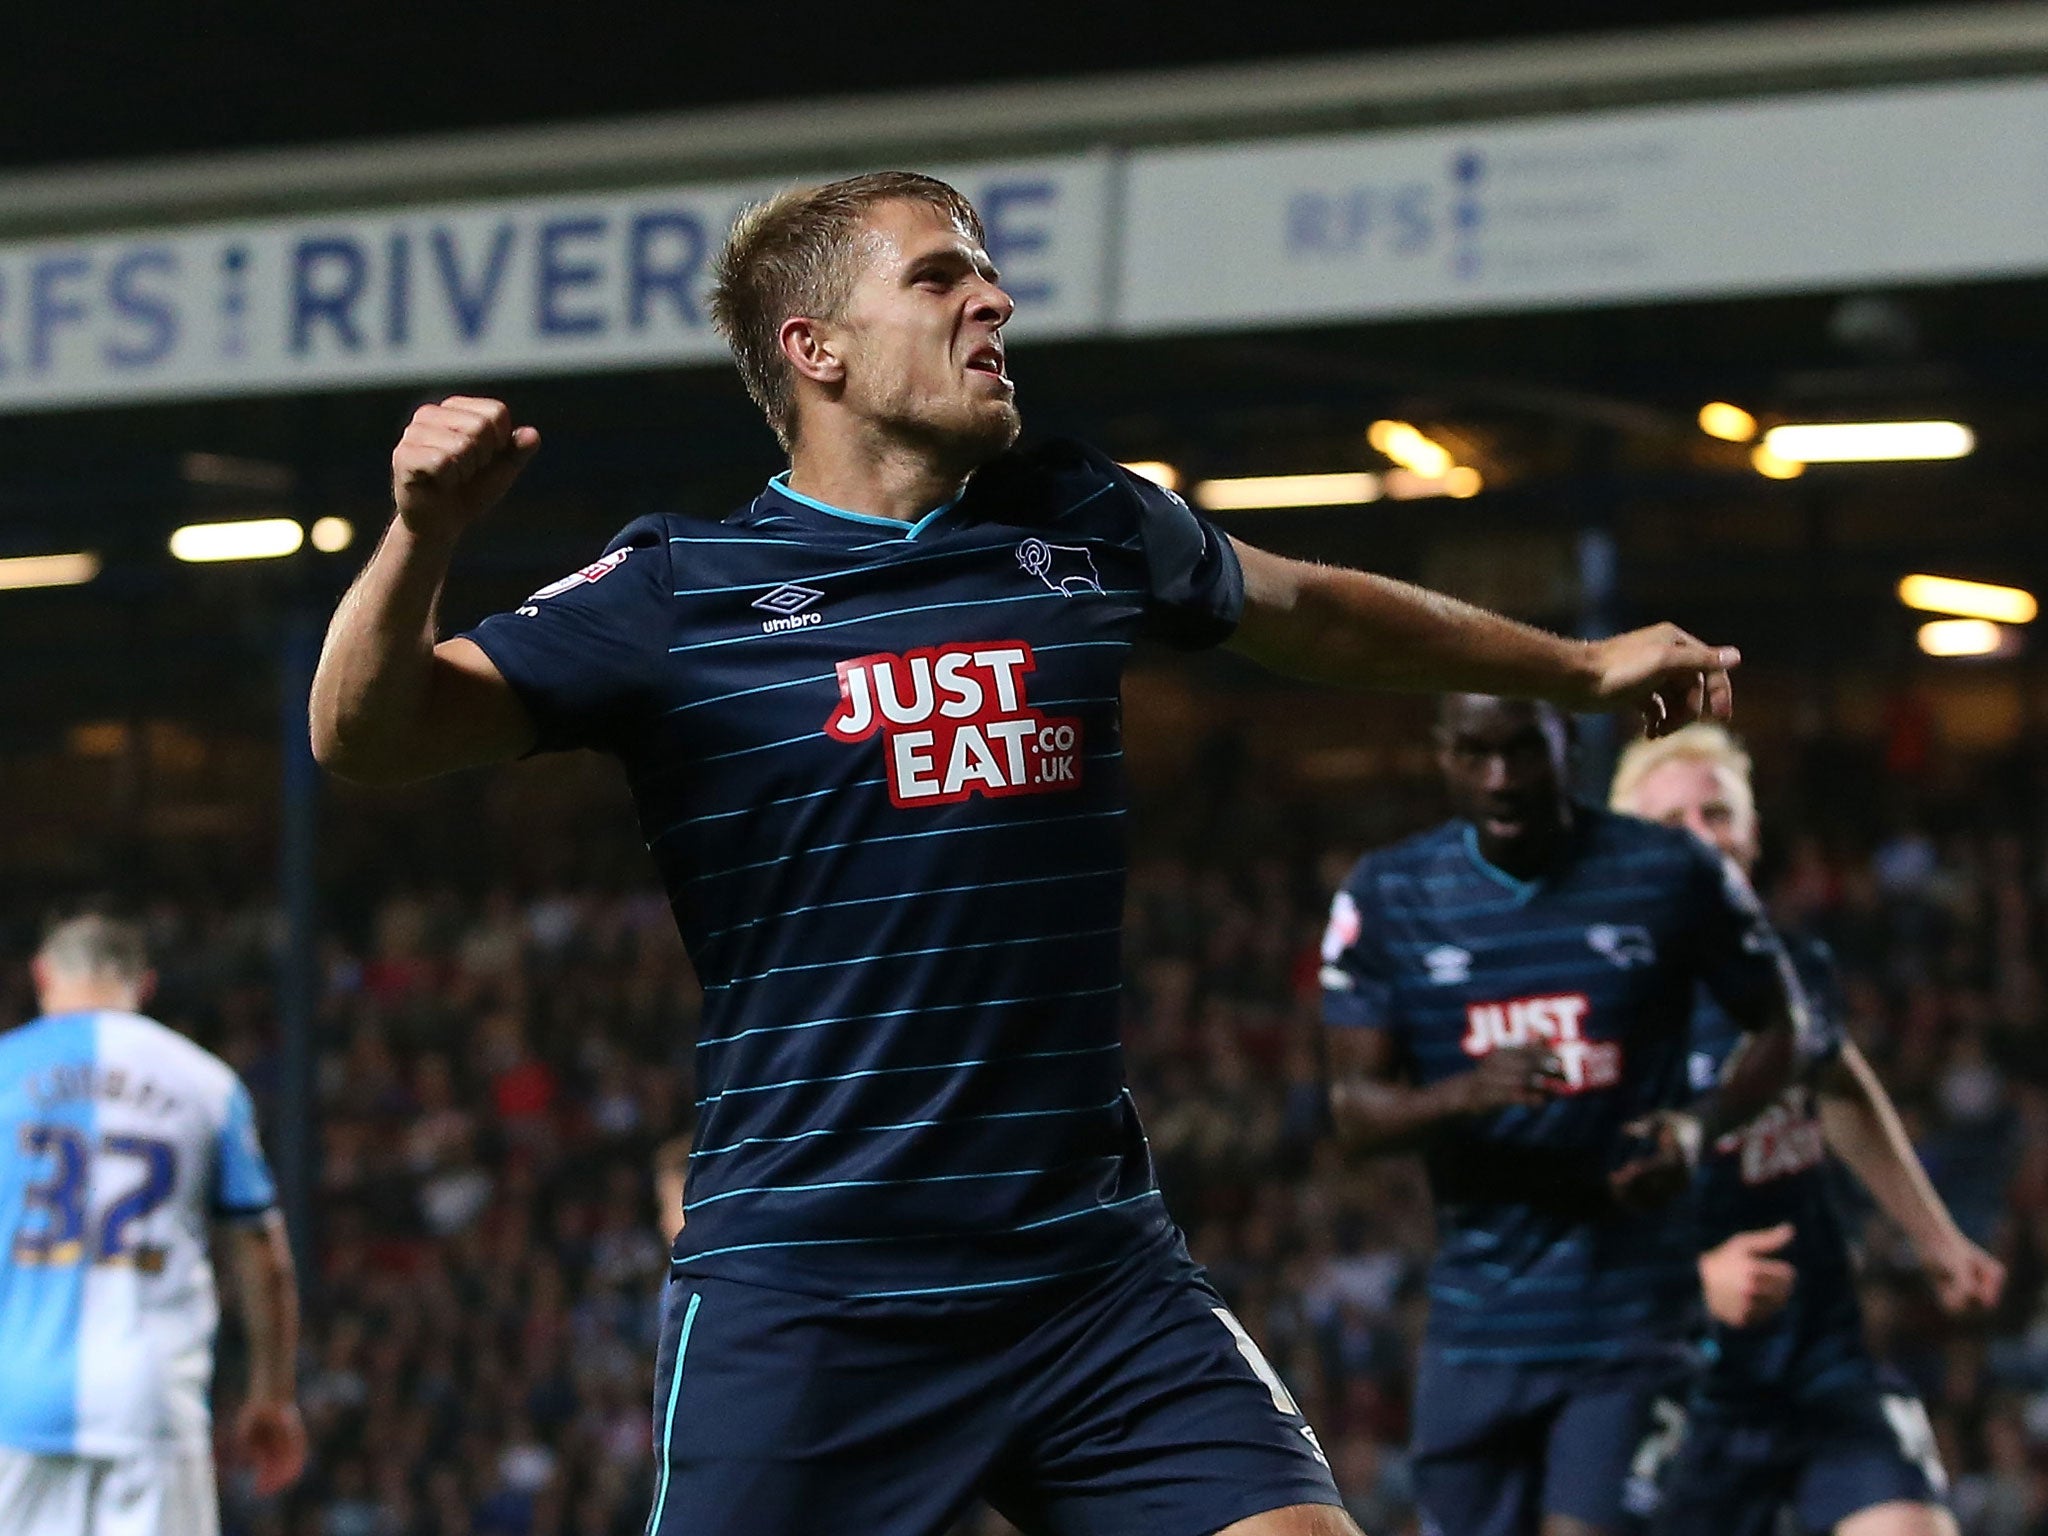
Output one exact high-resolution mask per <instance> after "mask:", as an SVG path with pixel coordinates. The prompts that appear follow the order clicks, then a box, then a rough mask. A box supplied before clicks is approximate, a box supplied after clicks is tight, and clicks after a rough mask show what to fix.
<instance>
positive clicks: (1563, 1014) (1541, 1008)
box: [1458, 992, 1621, 1093]
mask: <svg viewBox="0 0 2048 1536" xmlns="http://www.w3.org/2000/svg"><path fill="white" fill-rule="evenodd" d="M1591 1007H1592V1004H1591V1002H1590V1001H1589V1000H1588V999H1587V997H1586V994H1585V993H1583V992H1564V993H1559V994H1557V995H1555V996H1551V997H1518V998H1515V999H1513V1000H1512V1001H1510V1002H1505V1003H1468V1004H1467V1005H1466V1007H1465V1038H1464V1039H1463V1040H1460V1041H1459V1042H1458V1046H1459V1048H1460V1049H1461V1050H1463V1051H1464V1053H1465V1054H1466V1055H1467V1056H1473V1057H1478V1056H1489V1055H1491V1054H1492V1053H1493V1052H1495V1051H1498V1050H1504V1049H1506V1048H1508V1047H1510V1046H1517V1045H1540V1046H1548V1047H1549V1048H1550V1049H1551V1050H1552V1051H1553V1052H1554V1053H1555V1054H1556V1056H1557V1060H1558V1064H1559V1066H1560V1067H1561V1068H1562V1069H1563V1071H1564V1082H1565V1086H1564V1088H1563V1090H1562V1091H1563V1092H1565V1093H1590V1092H1592V1091H1593V1090H1594V1089H1596V1088H1612V1087H1613V1086H1614V1085H1615V1084H1616V1083H1618V1082H1620V1081H1621V1046H1620V1044H1619V1043H1618V1042H1616V1041H1612V1040H1588V1039H1587V1038H1586V1037H1585V1023H1586V1014H1587V1012H1588V1011H1589V1010H1590V1009H1591Z"/></svg>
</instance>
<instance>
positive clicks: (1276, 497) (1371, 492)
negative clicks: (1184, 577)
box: [1195, 470, 1381, 512]
mask: <svg viewBox="0 0 2048 1536" xmlns="http://www.w3.org/2000/svg"><path fill="white" fill-rule="evenodd" d="M1380 491H1381V486H1380V477H1379V476H1378V475H1374V474H1367V473H1366V472H1364V471H1363V470H1359V471H1355V472H1352V473H1347V474H1335V475H1246V476H1242V477H1239V478H1237V479H1234V480H1204V481H1202V482H1201V483H1200V484H1198V485H1197V486H1196V487H1195V505H1197V506H1199V507H1200V508H1202V510H1203V511H1205V512H1255V511H1260V510H1263V509H1265V508H1269V507H1350V506H1356V505H1358V504H1359V503H1360V502H1366V501H1378V500H1379V499H1380Z"/></svg>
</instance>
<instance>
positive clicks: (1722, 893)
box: [1687, 843, 1811, 1048]
mask: <svg viewBox="0 0 2048 1536" xmlns="http://www.w3.org/2000/svg"><path fill="white" fill-rule="evenodd" d="M1687 857H1688V860H1689V869H1688V874H1689V876H1690V880H1691V904H1690V905H1691V912H1690V914H1689V915H1690V921H1689V922H1688V924H1687V929H1688V931H1689V932H1690V933H1691V935H1692V937H1693V941H1694V960H1695V964H1696V966H1697V969H1698V975H1699V979H1700V981H1701V982H1703V983H1704V984H1705V985H1706V988H1707V990H1708V991H1709V992H1711V993H1712V994H1713V995H1714V1000H1715V1001H1716V1002H1718V1003H1719V1004H1720V1005H1721V1006H1722V1008H1724V1009H1725V1010H1727V1013H1728V1016H1729V1017H1730V1018H1732V1019H1733V1020H1734V1021H1735V1022H1736V1023H1737V1024H1738V1025H1739V1026H1741V1027H1742V1028H1743V1029H1756V1028H1759V1027H1761V1026H1762V1025H1763V1024H1764V1022H1765V1021H1766V1020H1767V1019H1768V1018H1769V1016H1770V1013H1771V1011H1772V1005H1773V1004H1775V1003H1776V1002H1778V1001H1779V1000H1780V999H1781V998H1782V999H1785V1000H1786V1001H1788V1002H1789V1003H1790V1005H1791V1009H1792V1016H1793V1020H1794V1023H1795V1025H1796V1026H1797V1027H1798V1029H1799V1033H1800V1036H1801V1043H1802V1048H1803V1047H1804V1043H1805V1039H1806V1036H1807V1034H1808V1031H1809V1029H1810V1027H1811V1020H1810V1018H1809V1017H1808V1015H1809V1013H1810V1010H1808V1009H1807V1007H1806V1005H1805V994H1804V992H1803V990H1802V989H1801V987H1800V985H1799V980H1798V977H1797V976H1796V975H1795V974H1794V973H1793V969H1792V962H1791V959H1790V957H1789V956H1787V954H1786V953H1785V946H1784V944H1783V942H1782V941H1780V939H1779V938H1778V935H1777V932H1776V930H1775V929H1773V928H1772V927H1771V924H1770V920H1769V919H1768V918H1767V917H1765V915H1764V909H1763V904H1762V903H1761V902H1759V901H1758V900H1757V898H1756V892H1755V891H1753V890H1752V889H1751V888H1750V884H1749V881H1748V879H1747V878H1746V877H1745V876H1744V875H1743V873H1742V871H1741V870H1740V869H1738V868H1736V866H1735V863H1734V861H1733V860H1731V859H1728V858H1726V857H1725V856H1723V855H1721V854H1717V853H1715V852H1714V851H1713V850H1712V849H1710V848H1708V847H1707V846H1706V845H1705V844H1704V843H1694V844H1693V845H1692V846H1691V848H1689V849H1688V852H1687Z"/></svg>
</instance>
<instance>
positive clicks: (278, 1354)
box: [237, 1216, 299, 1403]
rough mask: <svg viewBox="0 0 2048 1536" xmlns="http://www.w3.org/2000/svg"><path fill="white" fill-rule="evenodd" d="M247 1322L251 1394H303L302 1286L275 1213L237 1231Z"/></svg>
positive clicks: (264, 1397) (284, 1397)
mask: <svg viewBox="0 0 2048 1536" xmlns="http://www.w3.org/2000/svg"><path fill="white" fill-rule="evenodd" d="M238 1247H239V1252H238V1254H237V1259H238V1266H237V1272H238V1277H239V1279H240V1282H241V1284H240V1294H241V1302H242V1322H243V1326H244V1328H245V1330H246V1331H247V1333H248V1336H249V1396H250V1398H251V1400H252V1401H256V1402H271V1403H289V1402H291V1401H293V1400H294V1398H295V1397H296V1396H297V1394H298V1356H299V1292H298V1284H297V1280H296V1279H295V1277H294V1275H293V1271H292V1253H291V1247H290V1244H289V1243H288V1242H287V1241H286V1238H285V1231H284V1223H283V1222H282V1221H281V1220H279V1219H278V1218H277V1217H275V1216H272V1217H271V1218H270V1219H269V1220H268V1221H267V1222H265V1223H264V1224H263V1225H262V1226H260V1227H256V1228H252V1229H249V1230H246V1231H244V1232H242V1233H240V1234H238Z"/></svg>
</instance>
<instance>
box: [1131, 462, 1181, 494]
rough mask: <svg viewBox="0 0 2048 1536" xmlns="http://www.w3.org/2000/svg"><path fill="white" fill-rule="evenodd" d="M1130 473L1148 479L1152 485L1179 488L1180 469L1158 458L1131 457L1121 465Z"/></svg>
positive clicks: (1172, 488)
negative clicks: (1131, 458)
mask: <svg viewBox="0 0 2048 1536" xmlns="http://www.w3.org/2000/svg"><path fill="white" fill-rule="evenodd" d="M1123 467H1124V468H1125V469H1128V470H1129V471H1130V472H1131V473H1132V474H1134V475H1137V476H1139V477H1141V478H1143V479H1146V480H1150V481H1151V482H1152V483H1153V484H1154V485H1163V486H1165V487H1166V489H1167V490H1169V491H1177V490H1179V489H1180V471H1179V470H1177V469H1175V468H1174V467H1173V466H1172V465H1171V464H1168V463H1165V462H1163V461H1162V460H1159V459H1133V460H1131V461H1130V462H1129V463H1127V464H1125V465H1124V466H1123Z"/></svg>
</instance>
